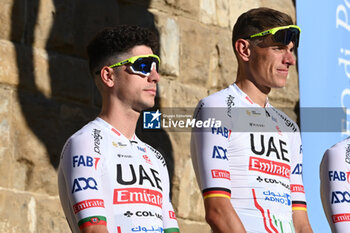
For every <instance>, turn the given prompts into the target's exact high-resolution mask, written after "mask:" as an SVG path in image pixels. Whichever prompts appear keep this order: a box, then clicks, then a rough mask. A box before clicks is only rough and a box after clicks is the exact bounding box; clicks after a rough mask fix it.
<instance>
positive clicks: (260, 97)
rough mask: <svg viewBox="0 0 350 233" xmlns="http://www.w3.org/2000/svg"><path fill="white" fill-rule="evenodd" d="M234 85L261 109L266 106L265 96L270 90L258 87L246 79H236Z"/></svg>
mask: <svg viewBox="0 0 350 233" xmlns="http://www.w3.org/2000/svg"><path fill="white" fill-rule="evenodd" d="M236 85H237V86H238V87H239V88H240V89H241V90H242V91H243V92H244V93H246V94H247V95H248V96H249V98H250V99H251V100H252V101H253V102H254V103H256V104H258V105H260V106H261V107H265V106H266V100H267V94H268V93H269V92H270V90H271V89H270V88H264V87H259V86H257V85H256V84H255V83H253V82H251V81H250V80H248V79H238V78H237V81H236Z"/></svg>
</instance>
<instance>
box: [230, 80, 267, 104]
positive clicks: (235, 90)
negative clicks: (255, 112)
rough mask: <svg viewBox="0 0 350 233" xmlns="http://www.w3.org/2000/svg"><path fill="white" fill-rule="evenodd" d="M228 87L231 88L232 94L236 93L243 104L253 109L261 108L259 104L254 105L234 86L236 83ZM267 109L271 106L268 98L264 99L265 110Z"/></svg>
mask: <svg viewBox="0 0 350 233" xmlns="http://www.w3.org/2000/svg"><path fill="white" fill-rule="evenodd" d="M230 87H231V89H233V91H234V92H236V93H237V94H238V95H239V96H240V97H241V99H242V100H243V101H244V102H245V103H247V104H248V105H251V106H254V107H260V108H261V106H260V105H259V104H256V103H254V102H253V100H252V99H251V98H250V97H249V96H248V95H247V94H246V93H244V91H242V90H241V89H240V88H239V87H238V86H237V85H236V83H233V84H232V85H230ZM268 107H271V105H270V103H269V98H268V97H266V102H265V108H268Z"/></svg>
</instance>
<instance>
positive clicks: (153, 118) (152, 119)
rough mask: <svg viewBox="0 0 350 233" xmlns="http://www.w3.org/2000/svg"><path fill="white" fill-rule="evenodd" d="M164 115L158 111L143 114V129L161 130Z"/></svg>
mask: <svg viewBox="0 0 350 233" xmlns="http://www.w3.org/2000/svg"><path fill="white" fill-rule="evenodd" d="M161 115H162V113H160V112H159V110H157V111H156V112H154V111H153V112H149V111H145V112H143V128H144V129H160V116H161Z"/></svg>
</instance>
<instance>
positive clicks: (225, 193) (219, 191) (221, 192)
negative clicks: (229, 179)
mask: <svg viewBox="0 0 350 233" xmlns="http://www.w3.org/2000/svg"><path fill="white" fill-rule="evenodd" d="M202 193H203V198H204V200H205V199H207V198H209V197H226V198H228V199H231V190H229V189H226V188H208V189H204V190H203V191H202Z"/></svg>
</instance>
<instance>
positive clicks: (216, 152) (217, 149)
mask: <svg viewBox="0 0 350 233" xmlns="http://www.w3.org/2000/svg"><path fill="white" fill-rule="evenodd" d="M226 154H227V149H225V148H223V147H221V146H214V147H213V156H212V158H213V159H224V160H228V159H227V155H226Z"/></svg>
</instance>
